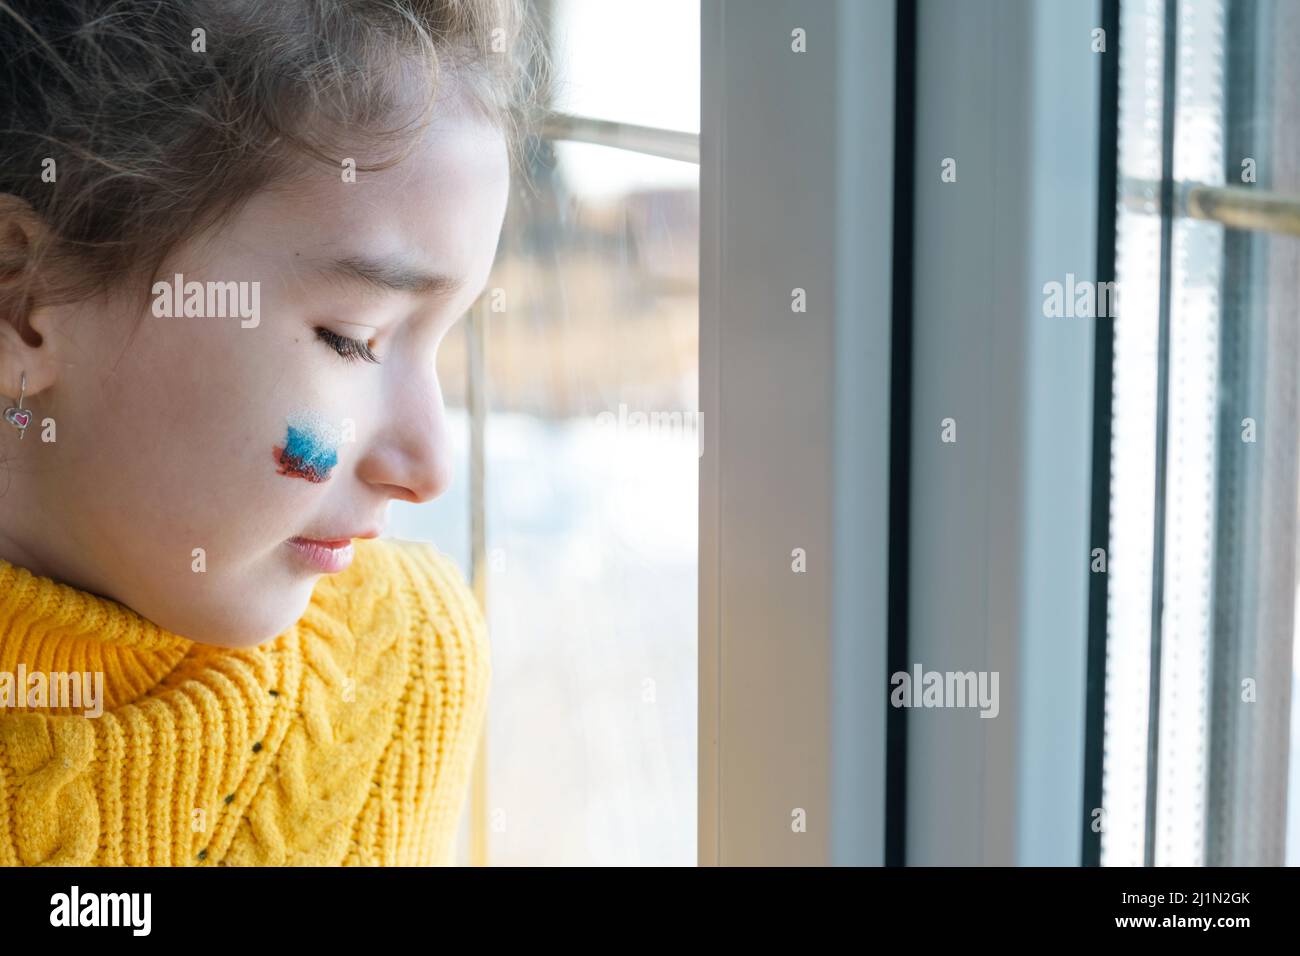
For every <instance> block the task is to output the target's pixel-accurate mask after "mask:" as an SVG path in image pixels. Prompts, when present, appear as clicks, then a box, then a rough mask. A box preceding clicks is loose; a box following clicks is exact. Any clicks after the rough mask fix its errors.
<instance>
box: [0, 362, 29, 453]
mask: <svg viewBox="0 0 1300 956" xmlns="http://www.w3.org/2000/svg"><path fill="white" fill-rule="evenodd" d="M26 394H27V373H26V372H23V376H22V381H21V383H20V384H19V386H18V404H17V405H16V406H13V407H11V408H6V409H5V421H7V422H8V423H9V424H10V425H12V426H14V428H16V429H18V438H19V439H20V440H21V439H23V438H26V437H27V426H28V425H30V424H31V423H32V410H31V409H30V408H23V396H25V395H26Z"/></svg>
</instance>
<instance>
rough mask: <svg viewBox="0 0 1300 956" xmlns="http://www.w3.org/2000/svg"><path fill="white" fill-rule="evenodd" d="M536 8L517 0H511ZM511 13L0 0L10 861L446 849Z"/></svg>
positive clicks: (363, 861) (472, 665)
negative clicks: (464, 532)
mask: <svg viewBox="0 0 1300 956" xmlns="http://www.w3.org/2000/svg"><path fill="white" fill-rule="evenodd" d="M518 2H522V0H518ZM534 37H535V31H534V30H533V29H532V27H531V26H530V24H529V22H528V20H527V18H526V17H524V16H523V13H522V10H521V9H520V8H519V6H518V4H517V2H516V0H274V2H263V0H247V2H245V0H164V2H157V0H0V63H2V64H3V65H4V68H3V69H2V70H0V130H3V133H0V410H3V419H0V863H3V864H7V865H20V866H26V865H35V864H56V865H110V866H111V865H128V866H139V865H173V866H189V865H206V866H213V865H391V864H406V865H421V864H424V865H427V864H431V863H448V862H450V861H451V854H452V850H453V842H454V835H455V830H456V825H457V822H458V818H459V815H460V812H461V811H462V809H463V806H464V802H465V798H466V795H467V786H468V779H469V772H470V768H471V764H472V760H473V757H474V752H475V745H476V742H477V737H478V735H479V731H480V729H481V726H482V723H483V719H484V713H485V708H486V703H487V693H488V684H489V677H490V663H489V654H488V643H487V638H486V635H485V632H484V623H483V620H482V617H481V615H480V612H479V610H478V607H477V605H476V603H475V600H474V598H473V595H472V594H471V593H470V592H469V591H468V589H467V587H466V584H465V581H464V578H463V577H462V575H461V573H460V571H459V570H458V569H457V568H456V567H455V565H454V564H453V563H452V562H451V561H450V560H449V559H448V558H446V557H445V556H443V555H442V554H440V553H439V552H438V551H437V550H436V549H434V548H433V547H432V546H419V545H408V544H401V543H397V542H391V541H380V540H375V539H378V538H379V537H380V536H381V535H382V534H383V532H384V514H385V509H386V506H387V504H388V502H389V501H391V500H393V499H395V498H396V499H401V500H404V501H414V502H423V501H429V500H431V499H433V498H436V497H437V496H438V495H439V494H440V493H441V492H442V491H443V490H444V489H445V488H446V487H447V484H448V482H449V481H450V480H451V475H450V471H449V461H448V448H447V440H446V438H447V436H446V430H445V424H444V419H443V406H442V399H441V395H440V392H439V386H438V379H437V374H436V367H435V365H436V358H437V352H438V346H439V343H440V342H441V341H442V339H443V337H444V336H445V335H446V333H447V331H448V329H449V327H450V326H451V325H452V324H453V323H454V322H455V321H456V320H457V318H458V317H459V316H460V315H461V314H462V313H464V312H465V311H466V309H467V308H468V307H469V306H470V305H471V303H472V302H473V301H474V300H475V298H476V297H477V296H478V294H479V292H480V291H481V290H482V288H483V287H484V285H485V283H486V281H487V277H488V273H489V270H490V268H491V266H492V261H493V257H494V253H495V249H496V244H497V239H498V236H499V234H500V230H501V227H502V223H503V217H504V213H505V208H506V199H507V195H508V190H509V182H510V175H511V169H512V165H513V161H514V160H516V159H517V146H518V144H519V143H520V142H521V140H522V136H521V131H522V128H523V125H522V123H521V120H522V119H524V118H526V115H527V108H528V106H529V104H530V103H531V102H533V101H535V100H536V99H537V96H536V93H537V84H536V77H537V76H538V75H539V74H538V70H537V68H536V67H537V64H536V62H535V59H536V54H535V52H534V51H535V50H536V49H537V45H536V41H535V39H534Z"/></svg>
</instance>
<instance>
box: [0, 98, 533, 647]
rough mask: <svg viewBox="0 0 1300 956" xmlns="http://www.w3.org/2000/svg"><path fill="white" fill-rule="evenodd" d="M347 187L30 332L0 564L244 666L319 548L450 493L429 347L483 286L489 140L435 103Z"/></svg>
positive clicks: (181, 254) (497, 165)
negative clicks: (153, 280) (395, 502)
mask: <svg viewBox="0 0 1300 956" xmlns="http://www.w3.org/2000/svg"><path fill="white" fill-rule="evenodd" d="M358 161H360V162H364V158H362V157H358ZM350 178H352V177H349V176H347V175H345V170H344V168H343V166H340V168H339V169H337V170H331V169H329V168H326V167H324V166H318V167H317V168H316V169H315V170H314V171H313V172H311V173H310V174H309V177H308V179H307V180H306V181H304V182H303V183H302V184H301V185H298V184H295V185H294V186H293V188H292V189H288V188H285V189H283V190H278V189H272V190H268V191H263V192H261V193H259V194H258V195H256V196H254V197H253V198H252V199H251V200H250V201H249V202H248V203H247V204H246V205H245V206H243V207H242V208H241V209H240V210H239V212H238V213H237V215H236V216H235V217H234V218H233V219H231V220H230V221H229V222H228V223H227V224H226V225H225V226H224V227H222V228H220V229H219V230H217V231H215V232H213V233H212V234H210V235H207V236H204V237H199V238H196V239H194V240H192V241H191V242H188V243H186V244H185V245H184V246H183V247H181V248H179V249H177V250H176V251H175V253H174V254H173V255H172V256H171V257H170V258H169V260H168V262H167V264H166V265H165V266H164V268H163V269H162V270H161V272H160V274H159V276H158V279H159V280H161V281H162V282H165V284H166V285H165V287H164V286H162V285H155V286H154V288H153V289H152V290H151V292H150V295H149V299H148V305H147V306H146V307H145V308H144V309H141V307H140V299H139V294H138V290H130V292H129V293H124V294H123V295H121V296H115V297H113V298H112V299H110V300H107V301H94V302H82V303H76V304H73V305H68V306H55V307H47V308H37V309H36V310H35V311H34V312H33V313H32V315H31V316H30V324H31V326H32V328H33V329H34V331H35V332H36V333H38V334H39V335H40V336H41V343H40V345H39V346H38V347H29V350H28V351H27V352H26V353H23V354H21V355H19V356H18V357H16V358H15V356H14V355H12V354H10V355H7V356H5V357H4V359H5V361H4V365H3V366H2V367H4V368H6V369H7V368H11V367H13V366H14V364H15V363H17V364H18V365H19V366H22V365H23V363H26V367H27V368H29V369H34V370H35V374H33V371H30V370H29V372H28V379H29V401H28V402H27V403H25V404H28V405H29V406H30V407H31V408H32V409H33V410H34V416H35V419H34V421H33V422H32V425H31V426H30V427H29V428H28V432H27V435H26V440H25V441H23V442H22V443H21V444H19V442H18V441H17V438H18V435H17V433H16V432H14V431H13V430H12V429H10V428H9V427H8V426H7V425H5V426H3V428H0V442H3V443H4V446H5V447H4V449H3V451H2V452H0V460H2V461H3V462H4V465H0V468H3V470H7V471H8V473H9V474H8V475H7V476H6V478H5V479H4V480H3V481H0V489H2V488H4V487H5V486H6V485H7V488H8V490H7V492H4V495H3V497H0V501H3V505H4V506H3V508H0V557H5V558H8V559H10V560H12V561H14V562H16V563H20V564H23V565H25V566H27V567H29V568H31V569H32V570H33V571H35V572H37V573H39V574H44V575H47V576H50V577H54V578H57V579H59V580H63V581H66V582H68V583H70V584H72V585H74V586H76V587H80V588H83V589H85V590H89V591H92V592H94V593H97V594H101V595H104V596H106V597H111V598H113V599H116V600H118V601H120V602H122V603H123V604H126V605H128V606H129V607H131V608H133V609H134V610H136V611H137V612H139V613H140V614H142V615H143V616H145V617H147V618H149V619H150V620H152V621H154V622H155V623H157V624H159V625H161V626H162V627H164V628H167V629H169V630H172V631H174V632H176V633H178V634H181V635H183V636H185V637H188V638H190V639H193V640H196V641H202V642H205V643H211V644H220V645H225V646H247V645H250V644H255V643H258V642H260V641H263V640H266V639H267V638H269V637H272V636H274V635H276V634H278V633H280V632H281V631H283V630H284V629H286V628H287V627H289V626H290V625H292V624H293V623H294V622H295V621H296V620H297V619H298V618H299V617H300V616H301V614H302V613H303V611H304V610H305V608H306V606H307V604H308V601H309V599H310V597H311V593H312V589H313V587H314V586H315V584H316V582H317V581H318V580H319V578H320V576H321V575H322V574H324V573H331V572H332V571H335V570H338V569H340V567H341V566H342V565H343V564H345V563H346V561H347V558H348V549H346V548H341V549H340V548H331V547H329V546H328V543H329V542H345V541H347V540H348V539H352V538H358V537H367V536H376V535H378V534H379V533H380V532H381V531H382V530H383V529H384V522H385V512H386V510H387V505H388V503H389V501H391V500H392V499H394V498H399V499H402V500H405V501H417V502H418V501H428V500H430V499H431V498H435V497H437V496H438V495H439V494H440V493H441V492H442V491H443V490H444V489H445V488H446V487H447V485H448V483H449V481H450V480H451V463H450V460H449V454H448V444H447V436H446V424H445V421H444V412H443V403H442V396H441V392H440V389H439V384H438V374H437V368H436V359H437V354H438V347H439V344H440V343H441V341H442V340H443V338H444V336H445V335H446V333H447V331H448V329H449V328H450V327H451V326H452V325H453V324H454V323H455V322H456V320H457V319H458V318H459V317H460V316H461V315H462V314H463V313H464V312H465V311H466V309H467V308H468V307H469V306H470V305H471V304H472V303H473V301H474V300H475V299H476V298H477V296H478V294H479V292H480V291H481V290H482V288H483V286H484V285H485V284H486V281H487V277H488V273H489V271H490V269H491V266H492V261H493V258H494V256H495V251H496V246H497V240H498V238H499V236H500V231H501V226H502V223H503V219H504V216H505V208H506V200H507V195H508V192H509V163H508V160H507V156H506V147H505V142H504V139H503V138H502V135H501V133H500V132H499V131H498V130H497V129H496V128H495V127H494V126H492V125H490V124H489V123H488V122H487V121H486V120H484V119H481V118H480V117H479V116H478V115H477V114H476V113H473V112H472V111H471V110H469V109H468V108H467V107H466V106H465V104H464V102H463V101H461V100H459V98H456V99H449V100H447V101H445V102H444V104H443V105H441V106H440V107H439V110H438V112H437V114H436V116H435V120H434V122H433V123H431V124H430V128H429V130H428V132H427V133H426V134H424V135H423V138H422V140H421V141H420V143H419V145H418V146H417V147H416V148H415V149H414V150H413V151H412V152H411V153H410V154H409V155H408V156H406V158H405V159H403V160H402V162H400V163H399V164H398V165H396V166H394V167H392V168H390V169H387V170H384V171H381V172H373V173H366V172H357V173H355V181H348V180H349V179H350ZM177 275H179V276H180V277H181V278H180V279H179V280H177V278H176V276H177ZM194 283H197V284H198V285H194ZM231 283H234V285H230V284H231ZM132 295H133V296H134V298H131V296H132ZM178 306H179V308H178ZM187 311H188V312H189V313H191V314H189V315H187V314H186V313H187ZM195 311H198V312H201V315H197V316H196V315H193V314H192V313H194V312H195ZM223 311H224V313H225V315H224V317H223V316H222V315H220V314H219V313H221V312H223ZM5 341H7V342H10V343H12V342H13V341H14V337H12V336H10V337H9V338H8V339H7V340H5ZM7 347H8V348H10V349H11V350H12V348H13V347H12V346H7ZM366 349H370V350H372V351H373V353H374V356H375V357H377V358H378V363H377V364H376V363H373V362H371V361H368V360H367V357H366V355H365V354H364V353H365V350H366ZM340 353H342V354H340ZM15 380H16V376H15ZM33 381H35V384H36V388H37V389H39V390H36V389H34V388H33V385H32V383H33ZM7 397H8V396H6V398H7ZM5 404H8V402H5ZM46 418H53V419H54V421H55V433H54V434H55V440H54V441H53V442H46V441H42V431H43V429H42V422H43V420H44V419H46ZM311 541H315V542H324V543H326V544H325V545H324V546H319V547H312V546H311V545H310V543H309V542H311Z"/></svg>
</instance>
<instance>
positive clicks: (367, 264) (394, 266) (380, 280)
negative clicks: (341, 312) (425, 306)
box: [322, 256, 464, 296]
mask: <svg viewBox="0 0 1300 956" xmlns="http://www.w3.org/2000/svg"><path fill="white" fill-rule="evenodd" d="M322 272H323V273H324V274H325V275H326V276H328V277H331V278H335V279H341V280H343V281H345V282H354V283H355V282H360V283H363V284H365V285H368V286H370V287H371V288H372V289H378V290H380V291H382V292H409V293H412V294H414V295H437V296H444V295H451V294H452V293H454V292H456V291H457V290H459V289H460V288H461V286H462V285H464V280H463V279H461V278H458V277H456V276H451V275H446V274H445V273H441V272H426V271H425V270H423V269H420V268H419V267H416V266H412V265H410V264H408V263H406V262H405V261H403V260H401V259H398V258H387V257H385V258H377V259H372V258H368V257H365V256H344V257H342V258H340V259H333V260H331V261H329V262H328V263H326V264H325V267H324V269H323V270H322Z"/></svg>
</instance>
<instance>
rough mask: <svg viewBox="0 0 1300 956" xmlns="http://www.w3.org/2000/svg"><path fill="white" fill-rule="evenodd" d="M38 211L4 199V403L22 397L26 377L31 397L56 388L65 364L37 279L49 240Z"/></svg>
mask: <svg viewBox="0 0 1300 956" xmlns="http://www.w3.org/2000/svg"><path fill="white" fill-rule="evenodd" d="M47 235H48V234H47V232H46V226H45V224H44V223H43V222H42V221H41V219H40V217H39V216H37V215H36V213H35V211H34V210H33V209H32V207H31V206H29V205H28V204H27V203H26V202H24V201H23V200H21V199H19V198H17V197H16V196H12V195H8V194H0V397H3V398H4V399H5V402H4V403H2V404H7V402H8V400H9V399H13V398H16V397H17V396H18V391H19V385H20V382H21V380H22V377H23V376H24V375H26V376H27V394H28V395H35V394H37V393H39V392H41V391H43V390H45V389H47V388H49V387H50V386H51V385H53V384H54V382H55V381H56V379H57V378H58V373H59V369H60V367H61V363H60V362H59V361H58V359H57V357H56V354H55V353H56V352H57V348H56V341H55V339H56V337H55V336H52V335H51V334H50V333H51V332H52V331H53V324H54V322H55V318H56V311H57V310H55V309H54V308H49V307H46V308H42V306H41V304H40V299H41V293H42V286H41V283H40V281H39V280H40V277H39V276H38V275H36V274H35V261H34V253H35V250H36V249H37V248H39V246H40V244H41V242H42V240H44V239H46V238H47Z"/></svg>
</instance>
